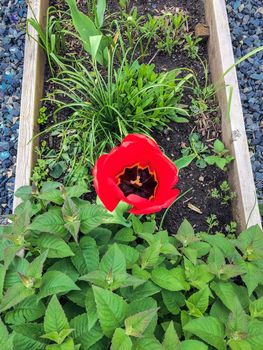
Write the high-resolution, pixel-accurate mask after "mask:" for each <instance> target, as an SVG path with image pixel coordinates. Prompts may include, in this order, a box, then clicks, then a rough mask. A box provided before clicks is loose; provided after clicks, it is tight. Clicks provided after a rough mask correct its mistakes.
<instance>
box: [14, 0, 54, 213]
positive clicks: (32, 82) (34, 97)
mask: <svg viewBox="0 0 263 350" xmlns="http://www.w3.org/2000/svg"><path fill="white" fill-rule="evenodd" d="M48 3H49V1H48V0H31V1H29V6H28V18H32V17H33V14H34V16H35V18H36V19H37V20H38V21H39V22H40V24H41V25H44V20H45V14H46V10H47V8H48ZM28 34H29V35H27V36H26V42H25V55H24V73H23V82H22V96H21V110H20V123H19V137H18V146H17V147H18V148H17V149H18V152H17V164H16V179H15V190H16V189H18V188H19V187H20V186H24V185H29V184H30V177H31V173H32V167H33V164H34V158H35V154H34V148H35V146H36V145H37V141H38V140H37V139H34V141H33V142H32V139H33V137H34V135H37V133H38V124H37V121H36V119H37V116H38V111H39V106H40V99H41V98H42V93H43V83H44V67H45V57H44V53H43V51H42V49H41V48H40V47H39V45H38V44H37V42H36V41H35V40H34V39H33V38H35V39H36V40H37V33H36V31H35V30H34V29H33V27H32V26H30V25H29V26H28ZM31 36H32V37H33V38H32V37H31ZM18 204H19V199H18V198H16V197H14V205H13V207H14V208H15V207H16V206H17V205H18Z"/></svg>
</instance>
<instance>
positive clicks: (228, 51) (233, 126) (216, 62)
mask: <svg viewBox="0 0 263 350" xmlns="http://www.w3.org/2000/svg"><path fill="white" fill-rule="evenodd" d="M205 8H206V20H207V24H208V25H209V28H210V39H209V65H210V71H211V73H212V79H213V82H214V83H215V82H219V81H221V82H222V83H223V84H220V86H219V85H218V91H217V98H218V102H219V106H220V109H221V115H222V137H223V141H224V143H225V144H226V146H227V147H228V148H230V150H231V153H232V155H233V156H234V157H235V161H234V162H233V165H232V166H231V169H230V174H229V180H230V183H231V186H232V188H233V190H234V191H235V192H236V193H237V197H236V199H235V201H234V203H233V213H234V217H235V220H236V221H237V222H238V224H239V229H242V230H243V229H245V228H246V227H247V226H252V225H255V224H259V225H261V218H260V214H259V209H258V203H257V196H256V189H255V184H254V179H253V173H252V167H251V163H250V156H249V149H248V144H247V135H246V130H245V125H244V118H243V112H242V105H241V100H240V93H239V87H238V80H237V74H236V69H235V68H233V69H232V70H231V71H230V72H229V73H228V74H226V76H225V77H223V74H224V72H226V70H227V69H228V68H230V67H231V66H232V65H233V64H234V63H235V60H234V54H233V46H232V41H231V36H230V29H229V24H228V18H227V12H226V4H225V0H205ZM231 90H232V99H231ZM229 99H230V100H231V105H230V106H231V108H230V119H229V118H228V101H229Z"/></svg>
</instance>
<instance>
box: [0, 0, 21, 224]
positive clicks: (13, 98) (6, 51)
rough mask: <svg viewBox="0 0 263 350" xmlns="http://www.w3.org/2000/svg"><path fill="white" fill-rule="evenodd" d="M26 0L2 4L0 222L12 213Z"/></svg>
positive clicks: (0, 39) (0, 45)
mask: <svg viewBox="0 0 263 350" xmlns="http://www.w3.org/2000/svg"><path fill="white" fill-rule="evenodd" d="M26 13H27V4H26V0H11V1H10V0H1V1H0V223H1V222H3V219H1V215H8V214H11V212H12V205H13V195H14V183H15V163H16V151H17V138H18V128H19V113H20V96H21V80H22V76H23V56H24V38H25V27H26Z"/></svg>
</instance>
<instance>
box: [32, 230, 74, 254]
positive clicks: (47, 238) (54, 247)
mask: <svg viewBox="0 0 263 350" xmlns="http://www.w3.org/2000/svg"><path fill="white" fill-rule="evenodd" d="M33 243H34V245H37V246H38V247H39V248H40V249H41V250H42V251H45V250H47V249H48V258H65V257H68V256H74V253H73V251H72V250H71V249H70V247H69V245H68V244H67V243H66V242H65V241H64V240H63V239H62V238H60V237H57V236H55V235H54V234H51V233H41V234H40V235H38V236H37V239H36V240H34V241H33Z"/></svg>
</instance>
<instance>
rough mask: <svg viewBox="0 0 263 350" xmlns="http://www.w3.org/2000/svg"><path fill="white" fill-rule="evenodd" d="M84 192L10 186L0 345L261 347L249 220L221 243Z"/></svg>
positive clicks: (258, 235)
mask: <svg viewBox="0 0 263 350" xmlns="http://www.w3.org/2000/svg"><path fill="white" fill-rule="evenodd" d="M84 192H85V189H84V188H83V187H77V186H74V187H72V188H64V187H62V186H61V185H60V184H58V183H46V184H44V187H43V188H42V189H41V190H40V191H34V190H33V189H32V188H31V187H29V186H26V187H23V188H21V189H19V190H18V191H17V194H18V195H19V196H20V197H21V198H22V199H23V203H22V204H20V206H19V207H18V208H17V209H16V212H15V215H13V216H12V217H11V224H10V225H9V226H5V227H3V228H2V229H1V237H0V238H1V247H2V248H1V249H3V253H1V255H0V264H1V265H0V266H1V270H0V271H2V272H1V274H0V281H1V285H2V296H1V299H0V315H1V319H0V335H1V336H0V344H1V346H2V348H3V349H7V350H12V349H19V350H20V349H21V350H28V349H36V350H38V349H39V350H41V349H43V350H44V349H47V350H57V349H60V350H68V349H72V350H76V349H79V350H85V349H103V350H105V349H125V350H126V349H138V350H140V349H145V348H149V349H157V350H158V349H159V350H161V349H163V350H164V349H165V350H171V349H174V348H175V347H176V348H178V349H181V350H192V349H198V350H208V349H209V348H211V349H212V348H215V349H218V350H226V349H233V350H236V349H239V348H240V349H243V348H244V349H250V350H251V349H255V350H260V349H261V345H262V340H263V339H262V326H263V323H262V322H263V301H262V298H263V292H262V290H263V279H262V273H261V270H262V266H263V243H262V242H263V232H262V230H261V229H260V228H259V227H258V226H253V227H250V228H248V229H247V230H246V231H244V232H242V233H241V234H240V235H239V236H238V237H237V238H235V239H229V238H228V237H225V236H223V235H222V234H215V235H210V234H209V233H195V232H194V229H193V227H192V226H191V224H190V223H189V222H188V221H187V220H184V221H183V223H182V224H181V226H180V227H179V230H178V233H177V235H175V236H169V235H168V232H167V231H159V230H158V227H157V226H156V223H155V222H154V221H147V222H142V221H141V220H139V219H138V217H134V216H132V215H130V216H129V219H128V217H126V216H127V214H125V213H124V212H123V210H121V209H120V208H119V211H118V215H121V216H120V217H119V219H118V220H117V219H116V218H117V216H116V215H117V214H116V213H115V214H114V215H115V216H114V215H112V214H111V213H108V212H107V211H106V210H105V209H103V208H102V207H101V206H100V204H98V205H91V204H90V203H89V202H87V201H83V200H79V199H78V198H77V197H79V196H80V195H81V194H83V193H84ZM21 213H22V216H21ZM69 217H71V218H72V220H73V222H74V220H77V221H79V225H78V226H76V227H75V229H76V231H74V232H73V231H72V227H71V226H68V220H69ZM124 219H125V220H124ZM112 220H113V221H112ZM116 220H117V223H114V224H112V222H116ZM128 223H129V225H128V226H123V224H125V225H127V224H128ZM18 235H19V237H18ZM22 248H23V249H24V257H21V256H15V254H16V252H17V251H18V250H21V249H22Z"/></svg>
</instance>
